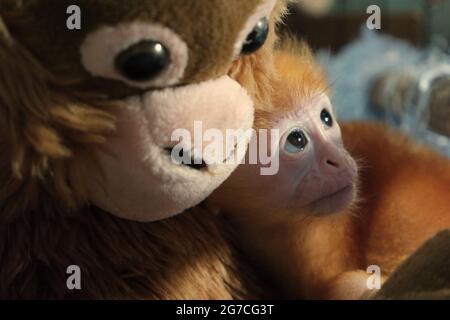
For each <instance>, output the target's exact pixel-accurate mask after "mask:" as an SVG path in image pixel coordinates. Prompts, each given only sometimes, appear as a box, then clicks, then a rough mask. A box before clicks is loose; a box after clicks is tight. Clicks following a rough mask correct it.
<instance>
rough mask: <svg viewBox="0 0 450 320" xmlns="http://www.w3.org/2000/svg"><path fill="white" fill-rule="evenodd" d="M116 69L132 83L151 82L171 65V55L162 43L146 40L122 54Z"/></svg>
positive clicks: (119, 56)
mask: <svg viewBox="0 0 450 320" xmlns="http://www.w3.org/2000/svg"><path fill="white" fill-rule="evenodd" d="M115 63H116V68H117V70H118V71H119V72H120V74H122V75H123V76H124V77H126V78H127V79H129V80H132V81H138V82H140V81H149V80H152V79H154V78H155V77H157V76H158V75H160V74H161V73H162V72H163V71H164V70H166V68H167V67H168V66H169V64H170V53H169V51H168V50H167V48H166V47H164V46H163V45H162V44H161V43H159V42H156V41H152V40H146V41H142V42H139V43H138V44H135V45H133V46H131V47H130V48H128V49H126V50H125V51H123V52H122V53H120V54H119V55H118V56H117V58H116V62H115Z"/></svg>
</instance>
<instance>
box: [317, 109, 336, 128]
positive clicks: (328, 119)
mask: <svg viewBox="0 0 450 320" xmlns="http://www.w3.org/2000/svg"><path fill="white" fill-rule="evenodd" d="M320 120H322V122H323V123H324V124H325V125H326V126H327V127H332V126H333V117H332V116H331V114H330V113H329V112H328V110H326V109H323V110H322V112H321V113H320Z"/></svg>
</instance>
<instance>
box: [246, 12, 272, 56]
mask: <svg viewBox="0 0 450 320" xmlns="http://www.w3.org/2000/svg"><path fill="white" fill-rule="evenodd" d="M268 35H269V21H268V20H267V18H263V19H261V20H259V21H258V23H257V24H256V26H255V27H254V28H253V30H252V32H251V33H250V34H249V35H248V36H247V39H246V40H245V42H244V45H243V47H242V54H251V53H253V52H255V51H257V50H258V49H259V48H261V47H262V46H263V45H264V43H265V42H266V40H267V37H268Z"/></svg>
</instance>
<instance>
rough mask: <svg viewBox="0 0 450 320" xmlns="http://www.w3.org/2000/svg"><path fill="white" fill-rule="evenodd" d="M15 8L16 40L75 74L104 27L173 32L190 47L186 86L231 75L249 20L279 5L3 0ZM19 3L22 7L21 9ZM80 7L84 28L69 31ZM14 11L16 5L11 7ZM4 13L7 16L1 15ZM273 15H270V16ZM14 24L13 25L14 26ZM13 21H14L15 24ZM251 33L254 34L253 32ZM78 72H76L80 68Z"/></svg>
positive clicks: (210, 0)
mask: <svg viewBox="0 0 450 320" xmlns="http://www.w3.org/2000/svg"><path fill="white" fill-rule="evenodd" d="M5 1H8V2H11V3H14V2H15V3H16V7H19V8H18V9H16V10H15V13H18V14H17V15H16V16H17V19H14V18H12V19H10V20H9V21H8V22H10V24H12V26H10V28H11V33H12V34H13V37H16V38H17V40H18V41H19V42H22V43H23V44H24V45H25V46H26V47H27V48H28V49H29V50H30V51H31V52H32V53H33V54H34V55H35V56H36V57H37V58H38V59H39V60H40V61H41V62H43V64H44V65H46V66H50V67H54V69H58V68H59V69H64V70H66V71H65V72H66V73H72V72H74V73H77V72H79V69H81V68H80V56H79V55H80V47H81V46H82V43H83V41H84V40H85V39H86V37H87V36H88V35H89V34H91V33H92V32H94V31H96V30H98V29H100V28H102V27H105V26H107V27H115V26H119V25H123V24H130V23H134V22H136V23H141V24H142V23H144V24H145V23H149V24H157V25H161V26H164V27H165V28H168V29H170V30H172V31H173V32H174V33H175V34H177V36H179V38H180V39H181V40H182V41H183V42H185V43H186V45H187V48H188V50H189V64H188V66H187V68H186V72H185V78H184V81H185V82H186V83H188V82H198V81H203V80H206V79H209V78H213V77H217V76H220V75H221V74H224V73H226V72H227V68H228V67H229V65H230V63H231V61H232V60H233V58H234V57H233V55H234V52H235V49H236V48H235V47H236V42H237V41H238V39H239V37H240V34H241V33H242V31H243V29H244V28H245V27H246V26H245V25H246V23H247V22H248V20H249V18H250V17H251V16H252V15H254V14H255V11H258V10H259V8H260V7H261V6H264V5H265V4H267V3H275V2H276V1H275V0H245V1H243V0H127V1H124V0H27V1H21V0H5ZM20 3H22V4H21V5H20ZM73 5H77V6H78V7H79V8H80V12H81V29H80V30H69V29H68V28H67V20H68V17H69V14H68V11H67V10H68V8H69V7H71V6H73ZM10 7H14V6H10ZM1 11H3V10H1V8H0V13H1V14H2V15H3V13H2V12H1ZM269 14H270V12H269V13H268V15H269ZM12 20H13V21H12ZM14 20H15V21H14ZM250 31H251V30H250ZM76 68H78V70H77V69H76Z"/></svg>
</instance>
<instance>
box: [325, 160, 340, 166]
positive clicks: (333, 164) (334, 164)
mask: <svg viewBox="0 0 450 320" xmlns="http://www.w3.org/2000/svg"><path fill="white" fill-rule="evenodd" d="M326 163H327V165H329V166H332V167H335V168H339V163H337V162H334V161H332V160H327V161H326Z"/></svg>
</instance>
